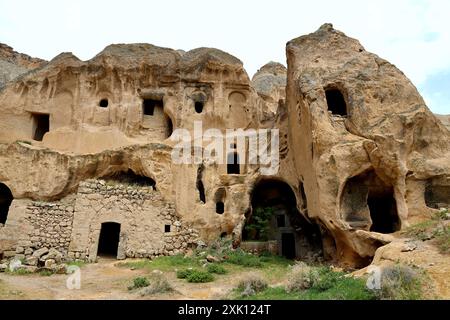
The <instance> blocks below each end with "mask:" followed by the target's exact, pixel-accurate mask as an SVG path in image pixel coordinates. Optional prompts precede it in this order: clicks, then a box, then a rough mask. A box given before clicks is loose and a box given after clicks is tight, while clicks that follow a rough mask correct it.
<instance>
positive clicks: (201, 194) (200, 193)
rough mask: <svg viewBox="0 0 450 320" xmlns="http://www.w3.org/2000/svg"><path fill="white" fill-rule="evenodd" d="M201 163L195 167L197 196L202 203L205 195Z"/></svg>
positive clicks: (204, 201)
mask: <svg viewBox="0 0 450 320" xmlns="http://www.w3.org/2000/svg"><path fill="white" fill-rule="evenodd" d="M204 168H205V167H204V166H203V164H202V165H200V166H199V167H198V169H197V183H196V184H197V190H198V197H199V199H200V201H201V202H202V203H206V195H205V186H204V185H203V181H202V179H203V170H204Z"/></svg>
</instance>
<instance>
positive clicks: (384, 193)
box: [341, 170, 401, 234]
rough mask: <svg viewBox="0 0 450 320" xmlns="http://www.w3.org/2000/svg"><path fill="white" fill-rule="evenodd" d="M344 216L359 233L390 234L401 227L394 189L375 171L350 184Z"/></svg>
mask: <svg viewBox="0 0 450 320" xmlns="http://www.w3.org/2000/svg"><path fill="white" fill-rule="evenodd" d="M341 212H342V214H343V217H344V219H345V221H347V222H348V224H349V225H350V226H351V227H353V228H355V229H362V230H367V231H373V232H378V233H386V234H389V233H394V232H396V231H398V230H400V227H401V226H400V220H399V217H398V212H397V204H396V201H395V198H394V189H393V187H392V186H391V185H388V184H386V183H385V182H384V181H383V180H381V179H380V178H379V177H378V176H377V175H376V174H375V172H374V171H373V170H370V171H368V172H365V173H363V174H361V175H359V176H356V177H353V178H351V179H349V180H348V181H347V183H346V185H345V187H344V191H343V194H342V200H341Z"/></svg>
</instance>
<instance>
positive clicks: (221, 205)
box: [214, 188, 226, 214]
mask: <svg viewBox="0 0 450 320" xmlns="http://www.w3.org/2000/svg"><path fill="white" fill-rule="evenodd" d="M225 197H226V190H225V189H224V188H219V189H218V190H217V191H216V194H215V195H214V201H215V202H216V213H217V214H224V212H225Z"/></svg>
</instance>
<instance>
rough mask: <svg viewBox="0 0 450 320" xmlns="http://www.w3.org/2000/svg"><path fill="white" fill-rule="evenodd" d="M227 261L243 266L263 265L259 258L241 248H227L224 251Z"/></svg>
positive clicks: (258, 266) (257, 266)
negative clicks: (226, 250) (227, 249)
mask: <svg viewBox="0 0 450 320" xmlns="http://www.w3.org/2000/svg"><path fill="white" fill-rule="evenodd" d="M225 261H226V262H227V263H231V264H235V265H238V266H243V267H246V268H260V267H262V266H263V263H262V261H261V258H260V257H258V256H255V255H253V254H249V253H247V252H245V251H243V250H241V249H237V250H234V251H232V250H229V251H228V252H227V253H226V259H225Z"/></svg>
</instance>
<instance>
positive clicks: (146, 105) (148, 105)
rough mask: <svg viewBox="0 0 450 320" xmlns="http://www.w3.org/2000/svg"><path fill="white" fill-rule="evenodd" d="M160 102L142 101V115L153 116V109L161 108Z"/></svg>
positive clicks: (153, 100)
mask: <svg viewBox="0 0 450 320" xmlns="http://www.w3.org/2000/svg"><path fill="white" fill-rule="evenodd" d="M163 106H164V105H163V102H162V100H155V99H144V101H143V103H142V113H143V114H144V116H153V115H154V114H155V108H161V109H162V108H163Z"/></svg>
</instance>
